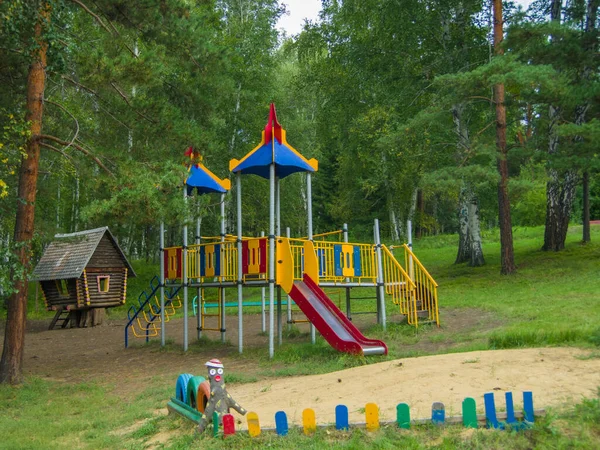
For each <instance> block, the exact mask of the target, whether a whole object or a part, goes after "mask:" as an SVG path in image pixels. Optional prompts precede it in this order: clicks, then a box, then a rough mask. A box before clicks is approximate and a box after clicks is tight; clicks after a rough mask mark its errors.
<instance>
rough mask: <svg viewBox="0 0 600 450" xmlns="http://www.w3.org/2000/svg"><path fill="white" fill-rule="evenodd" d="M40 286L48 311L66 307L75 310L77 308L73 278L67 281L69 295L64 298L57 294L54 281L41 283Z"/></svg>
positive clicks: (74, 280)
mask: <svg viewBox="0 0 600 450" xmlns="http://www.w3.org/2000/svg"><path fill="white" fill-rule="evenodd" d="M40 284H41V286H42V290H43V291H44V296H45V297H46V302H47V309H48V310H56V309H58V308H60V307H66V306H71V307H73V308H75V307H76V306H77V286H76V279H75V278H71V279H69V280H67V289H68V291H69V295H68V296H65V297H63V296H61V295H60V294H59V292H58V288H57V287H56V282H55V281H54V280H50V281H42V282H41V283H40Z"/></svg>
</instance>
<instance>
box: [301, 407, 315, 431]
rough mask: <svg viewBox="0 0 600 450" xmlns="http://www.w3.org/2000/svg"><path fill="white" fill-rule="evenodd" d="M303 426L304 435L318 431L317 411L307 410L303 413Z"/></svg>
mask: <svg viewBox="0 0 600 450" xmlns="http://www.w3.org/2000/svg"><path fill="white" fill-rule="evenodd" d="M302 425H304V434H312V433H314V432H315V431H316V430H317V419H316V418H315V410H314V409H310V408H306V409H305V410H304V411H302Z"/></svg>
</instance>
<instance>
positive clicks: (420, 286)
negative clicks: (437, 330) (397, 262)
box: [396, 244, 440, 326]
mask: <svg viewBox="0 0 600 450" xmlns="http://www.w3.org/2000/svg"><path fill="white" fill-rule="evenodd" d="M396 248H397V247H396ZM400 248H402V249H403V250H404V268H405V270H406V272H407V273H408V274H409V275H410V278H411V279H412V280H413V282H414V283H415V297H416V302H417V308H418V309H419V310H421V311H427V319H428V320H430V321H432V322H435V323H436V325H437V326H439V325H440V315H439V308H438V284H437V283H436V281H435V280H434V279H433V277H432V276H431V275H430V274H429V272H428V271H427V269H425V267H424V266H423V264H421V261H419V258H417V257H416V255H415V254H414V253H413V252H412V250H411V249H410V247H409V246H408V245H406V244H404V245H402V246H401V247H400Z"/></svg>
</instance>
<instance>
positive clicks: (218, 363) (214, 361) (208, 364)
mask: <svg viewBox="0 0 600 450" xmlns="http://www.w3.org/2000/svg"><path fill="white" fill-rule="evenodd" d="M204 365H205V366H206V367H215V368H217V369H222V368H223V363H222V362H221V361H219V360H218V359H216V358H213V359H211V360H210V361H207V362H206V364H204Z"/></svg>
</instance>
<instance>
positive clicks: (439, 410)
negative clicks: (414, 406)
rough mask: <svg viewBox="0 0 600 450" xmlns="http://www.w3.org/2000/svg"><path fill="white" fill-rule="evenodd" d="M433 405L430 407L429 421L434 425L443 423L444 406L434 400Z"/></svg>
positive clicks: (444, 418) (444, 416) (444, 417)
mask: <svg viewBox="0 0 600 450" xmlns="http://www.w3.org/2000/svg"><path fill="white" fill-rule="evenodd" d="M433 405H434V407H433V408H432V409H431V423H433V424H434V425H444V421H445V420H446V408H444V405H443V403H440V402H436V403H434V404H433Z"/></svg>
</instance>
